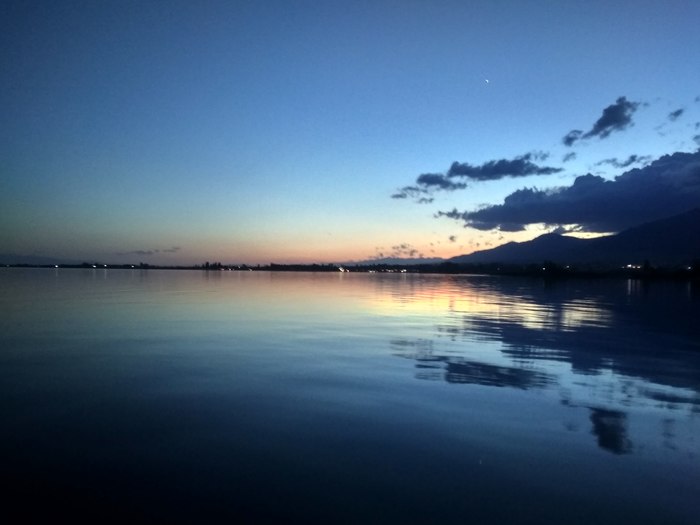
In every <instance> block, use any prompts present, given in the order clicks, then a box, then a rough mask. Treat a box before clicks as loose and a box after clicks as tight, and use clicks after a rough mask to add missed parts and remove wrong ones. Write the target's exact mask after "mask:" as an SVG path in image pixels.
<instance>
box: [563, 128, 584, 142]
mask: <svg viewBox="0 0 700 525" xmlns="http://www.w3.org/2000/svg"><path fill="white" fill-rule="evenodd" d="M581 135H583V131H581V130H580V129H572V130H571V131H569V132H568V133H567V134H566V135H564V138H563V139H561V141H562V142H563V143H564V145H565V146H573V145H574V142H576V141H577V140H579V139H580V138H581Z"/></svg>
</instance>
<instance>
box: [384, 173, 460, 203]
mask: <svg viewBox="0 0 700 525" xmlns="http://www.w3.org/2000/svg"><path fill="white" fill-rule="evenodd" d="M466 187H467V184H466V183H465V182H453V181H451V180H450V179H448V178H447V176H445V175H443V174H442V173H423V174H422V175H419V176H418V178H417V179H416V185H414V186H404V187H403V188H400V189H399V190H398V191H397V192H396V193H394V194H393V195H392V196H391V198H392V199H408V198H409V197H410V198H412V199H417V200H416V202H418V203H419V204H426V203H429V202H432V201H433V199H432V198H430V197H425V195H430V194H431V193H432V192H433V191H436V190H442V191H455V190H463V189H465V188H466Z"/></svg>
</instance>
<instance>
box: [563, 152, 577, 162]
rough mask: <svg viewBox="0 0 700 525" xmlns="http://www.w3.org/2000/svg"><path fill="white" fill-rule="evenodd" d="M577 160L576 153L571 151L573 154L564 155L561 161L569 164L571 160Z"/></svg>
mask: <svg viewBox="0 0 700 525" xmlns="http://www.w3.org/2000/svg"><path fill="white" fill-rule="evenodd" d="M575 158H576V153H574V152H573V151H571V152H569V153H567V154H566V155H564V158H563V159H561V161H562V162H569V161H570V160H574V159H575Z"/></svg>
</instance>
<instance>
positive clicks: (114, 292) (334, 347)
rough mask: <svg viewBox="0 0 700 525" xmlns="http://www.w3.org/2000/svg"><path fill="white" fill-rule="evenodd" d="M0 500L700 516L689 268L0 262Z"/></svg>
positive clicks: (696, 342) (406, 518) (211, 515)
mask: <svg viewBox="0 0 700 525" xmlns="http://www.w3.org/2000/svg"><path fill="white" fill-rule="evenodd" d="M0 307H1V308H0V313H1V317H0V329H1V330H0V334H1V336H0V337H1V339H0V343H1V345H0V416H1V417H2V419H1V423H2V425H1V427H0V447H1V450H2V478H3V482H4V484H5V485H6V488H4V489H3V492H2V499H3V502H2V510H3V513H5V512H9V510H19V511H21V512H23V513H24V515H23V518H24V520H23V521H27V520H29V519H31V518H35V517H37V516H39V515H41V516H44V517H58V516H60V515H64V516H65V515H66V514H69V515H72V516H73V517H74V518H76V519H77V520H104V518H105V517H110V518H114V517H117V518H122V519H124V520H125V521H126V520H131V521H134V520H151V521H158V522H174V521H180V520H182V521H191V522H215V521H221V522H229V523H234V522H237V523H265V522H277V523H289V522H304V523H319V522H323V523H363V524H364V523H402V524H405V523H439V524H446V523H462V524H468V523H509V524H512V523H533V524H535V523H537V524H541V523H558V524H559V523H561V524H575V523H581V524H592V523H595V524H608V523H610V524H622V523H633V524H642V523H654V524H660V523H663V524H686V523H687V524H697V523H700V521H699V520H700V290H699V289H698V287H697V285H696V286H695V287H693V286H692V285H690V284H687V283H649V284H644V283H641V282H638V281H612V280H611V281H576V280H569V281H562V282H553V283H546V282H543V281H541V280H537V279H516V278H495V277H479V276H434V275H430V276H419V275H398V274H340V273H338V274H301V273H295V274H283V273H263V272H260V273H257V272H246V273H243V272H196V271H139V270H133V271H120V270H65V269H57V270H25V269H0Z"/></svg>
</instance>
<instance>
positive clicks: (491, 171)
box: [447, 152, 563, 181]
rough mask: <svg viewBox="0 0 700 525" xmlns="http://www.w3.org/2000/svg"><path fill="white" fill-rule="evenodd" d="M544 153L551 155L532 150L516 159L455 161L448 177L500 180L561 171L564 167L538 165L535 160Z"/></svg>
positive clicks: (448, 172) (540, 157)
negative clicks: (476, 163)
mask: <svg viewBox="0 0 700 525" xmlns="http://www.w3.org/2000/svg"><path fill="white" fill-rule="evenodd" d="M543 155H546V157H544V158H547V157H548V156H549V155H548V154H546V153H542V152H531V153H526V154H525V155H521V156H519V157H515V158H514V159H511V160H508V159H500V160H490V161H488V162H485V163H484V164H481V165H480V166H474V165H472V164H469V163H467V162H464V163H459V162H453V163H452V166H450V169H449V170H448V171H447V177H465V178H468V179H472V180H479V181H485V180H498V179H503V178H505V177H526V176H528V175H551V174H552V173H559V172H560V171H563V168H554V167H552V166H538V165H537V164H535V163H534V162H532V161H533V160H540V159H542V158H543V157H542V156H543Z"/></svg>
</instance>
